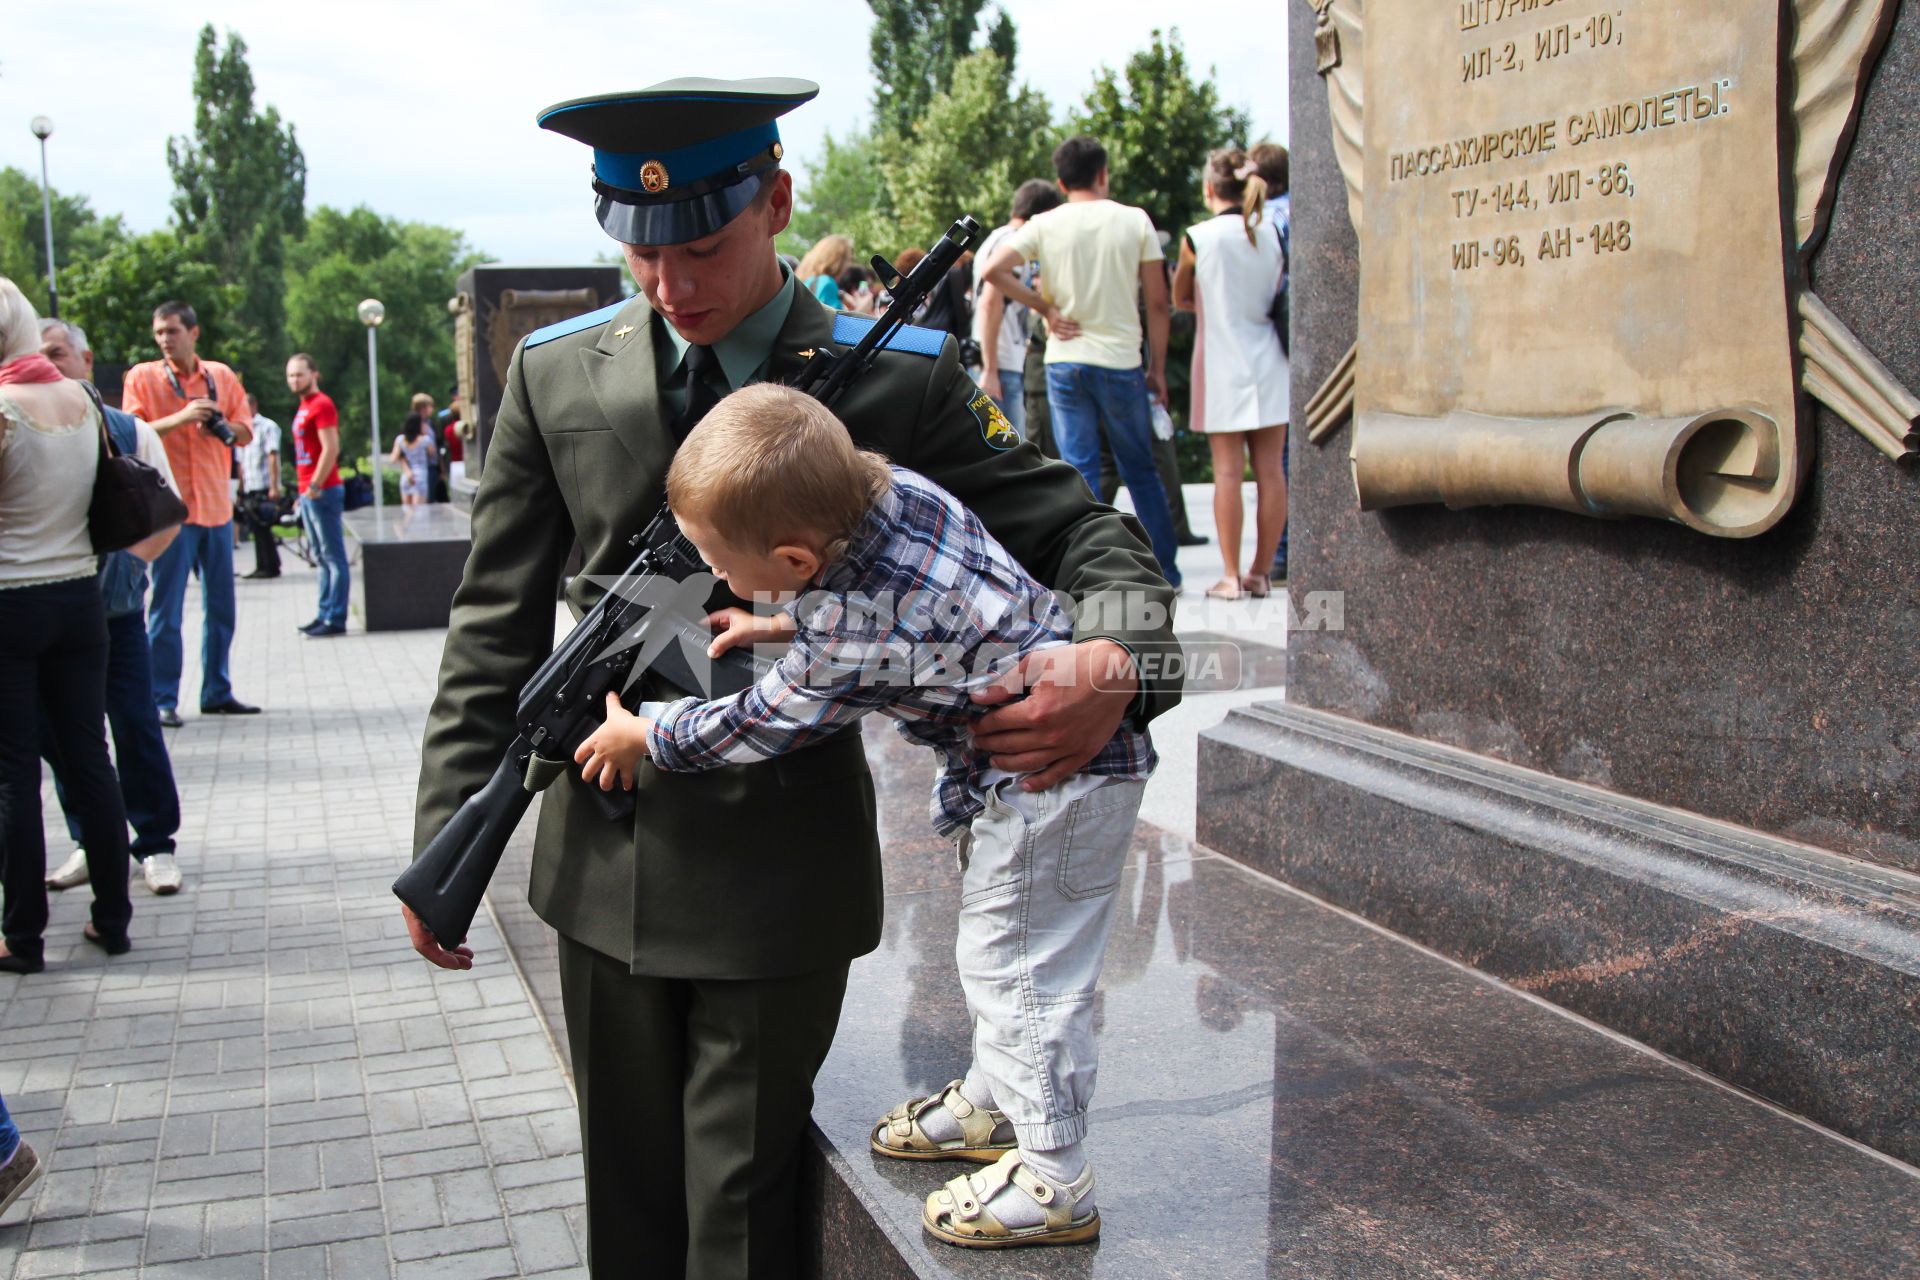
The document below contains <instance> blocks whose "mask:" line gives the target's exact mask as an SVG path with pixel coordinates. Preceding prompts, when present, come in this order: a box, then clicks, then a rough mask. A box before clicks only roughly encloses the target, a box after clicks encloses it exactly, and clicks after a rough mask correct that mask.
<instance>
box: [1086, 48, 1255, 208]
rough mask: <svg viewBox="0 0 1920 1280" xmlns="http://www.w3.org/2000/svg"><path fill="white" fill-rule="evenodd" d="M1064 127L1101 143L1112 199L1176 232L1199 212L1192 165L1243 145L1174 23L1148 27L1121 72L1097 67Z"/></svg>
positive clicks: (1235, 115)
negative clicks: (1147, 38)
mask: <svg viewBox="0 0 1920 1280" xmlns="http://www.w3.org/2000/svg"><path fill="white" fill-rule="evenodd" d="M1072 126H1073V130H1074V132H1076V133H1085V134H1089V135H1091V136H1093V137H1095V138H1098V139H1099V140H1100V141H1101V143H1102V144H1104V145H1105V146H1106V148H1107V164H1108V169H1109V171H1110V172H1111V174H1112V179H1113V198H1114V199H1115V200H1118V201H1120V202H1122V203H1123V204H1133V205H1139V206H1140V207H1141V208H1143V209H1145V210H1146V211H1147V213H1148V214H1149V215H1151V216H1152V218H1153V224H1154V225H1155V226H1156V227H1158V228H1160V229H1161V230H1162V231H1166V232H1169V233H1171V234H1172V235H1174V236H1176V237H1177V236H1179V235H1181V234H1182V233H1183V232H1185V231H1186V229H1187V228H1188V227H1190V226H1192V225H1193V224H1194V223H1195V222H1198V221H1199V220H1200V219H1201V218H1202V217H1204V216H1206V210H1205V206H1204V205H1203V204H1202V203H1201V199H1200V169H1201V167H1202V166H1203V165H1204V164H1205V163H1206V159H1207V152H1209V151H1211V150H1213V149H1214V148H1215V147H1224V146H1228V145H1237V146H1244V145H1246V140H1247V129H1248V127H1249V120H1248V117H1247V113H1246V112H1245V111H1242V110H1239V109H1237V108H1234V107H1230V106H1226V105H1224V104H1222V103H1221V101H1220V94H1219V91H1218V90H1216V89H1215V88H1214V86H1213V69H1212V68H1211V67H1209V68H1208V69H1207V77H1206V78H1205V79H1204V80H1198V81H1196V80H1195V79H1194V78H1193V76H1192V75H1191V73H1190V72H1189V70H1188V68H1187V53H1186V49H1185V48H1184V47H1183V46H1182V45H1181V42H1180V32H1179V31H1178V30H1177V29H1175V30H1170V31H1168V32H1167V33H1166V35H1165V37H1164V38H1163V37H1162V35H1161V33H1160V32H1159V31H1157V30H1156V31H1155V32H1154V33H1153V40H1152V43H1151V44H1150V45H1148V47H1147V48H1145V49H1142V50H1140V51H1139V52H1137V53H1135V54H1134V55H1133V56H1132V57H1130V58H1128V59H1127V65H1126V69H1125V71H1124V72H1121V73H1116V72H1115V71H1114V70H1113V68H1111V67H1102V68H1101V69H1100V72H1099V74H1098V75H1096V76H1095V77H1094V82H1093V87H1092V88H1091V89H1089V90H1088V91H1087V96H1086V100H1085V101H1084V103H1083V104H1082V105H1081V108H1080V109H1079V110H1078V111H1075V112H1074V113H1073V119H1072Z"/></svg>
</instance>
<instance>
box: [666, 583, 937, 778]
mask: <svg viewBox="0 0 1920 1280" xmlns="http://www.w3.org/2000/svg"><path fill="white" fill-rule="evenodd" d="M729 612H731V611H729ZM715 643H716V644H717V643H719V641H718V640H716V641H715ZM902 643H905V642H904V641H898V640H895V639H893V638H891V637H885V636H881V637H874V638H852V637H845V636H837V635H831V634H822V633H820V632H815V631H808V632H802V633H799V634H798V635H797V636H796V638H795V641H794V644H793V647H792V648H790V649H788V650H787V652H786V654H785V656H783V657H782V658H781V659H780V661H779V662H777V663H776V664H774V667H773V669H772V670H771V671H769V672H768V673H767V674H766V675H765V676H763V677H762V678H761V680H760V683H759V684H757V685H755V686H754V687H753V688H751V689H748V690H746V691H744V692H742V693H737V694H735V695H733V696H732V697H729V698H722V699H719V700H717V701H714V702H702V701H700V700H699V699H697V698H684V699H682V700H681V701H679V702H676V703H674V704H673V705H672V706H670V707H668V708H667V709H666V710H665V711H663V712H661V714H660V718H659V719H658V720H657V721H655V722H654V724H653V728H652V730H651V732H650V733H649V734H648V735H647V748H648V751H649V752H650V753H651V754H652V756H653V762H654V764H656V765H658V766H659V767H660V768H662V769H669V770H697V769H711V768H713V767H715V766H716V765H722V764H745V763H750V762H753V761H758V760H769V759H772V758H773V757H774V756H778V755H784V754H785V753H787V752H789V751H795V750H798V749H799V748H801V747H805V746H809V745H811V744H812V743H815V742H818V741H819V740H820V739H822V738H824V737H827V736H828V735H830V734H832V733H833V732H835V731H836V730H839V729H841V728H843V727H844V726H846V725H848V724H851V723H853V722H854V721H855V720H857V719H859V718H860V717H861V716H863V715H865V714H866V713H867V712H869V711H873V710H877V709H878V708H880V707H883V706H886V705H888V704H889V703H892V702H895V701H897V700H898V699H899V698H900V697H902V696H904V695H905V694H907V693H909V692H911V681H910V680H903V679H901V678H900V677H902V676H903V675H905V674H906V668H907V666H908V662H907V657H910V655H906V656H901V657H900V658H899V659H898V660H897V661H896V662H894V663H893V664H890V665H889V664H887V663H884V662H883V661H881V657H882V655H883V654H884V653H885V652H886V646H888V645H889V644H902ZM889 676H891V677H892V678H891V679H890V678H888V677H889Z"/></svg>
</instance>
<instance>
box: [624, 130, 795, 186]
mask: <svg viewBox="0 0 1920 1280" xmlns="http://www.w3.org/2000/svg"><path fill="white" fill-rule="evenodd" d="M778 141H780V130H779V129H778V128H777V127H775V125H774V123H773V121H771V120H769V121H767V122H766V123H765V124H756V125H753V126H751V127H750V128H746V129H742V130H740V131H739V132H738V133H729V134H727V135H725V136H724V137H719V138H710V139H708V140H707V141H705V142H699V143H695V144H694V145H693V146H691V147H682V148H681V149H680V150H678V151H602V150H600V149H599V148H597V147H596V148H595V149H594V152H593V175H594V177H596V178H598V179H600V181H602V182H604V183H606V184H607V185H608V186H610V187H619V188H620V189H621V190H622V191H634V192H639V193H641V194H643V195H651V196H654V197H655V198H656V199H660V200H672V199H673V198H674V194H673V193H674V188H676V187H688V186H692V185H693V184H694V183H696V182H701V181H704V180H706V179H708V178H715V177H719V176H721V175H723V174H725V173H726V171H727V170H729V169H732V168H734V167H736V166H738V165H742V164H745V163H746V162H747V161H749V160H751V159H753V158H754V157H755V156H757V155H759V154H761V153H762V152H764V151H765V150H767V148H769V147H771V146H772V145H773V144H774V143H776V142H778ZM649 161H657V162H658V163H659V164H660V166H661V167H662V168H664V169H665V170H666V171H667V185H666V187H665V188H663V189H662V190H660V191H658V192H649V191H648V190H647V187H646V184H645V183H643V182H642V181H641V180H640V168H641V166H642V165H644V164H646V163H647V162H649Z"/></svg>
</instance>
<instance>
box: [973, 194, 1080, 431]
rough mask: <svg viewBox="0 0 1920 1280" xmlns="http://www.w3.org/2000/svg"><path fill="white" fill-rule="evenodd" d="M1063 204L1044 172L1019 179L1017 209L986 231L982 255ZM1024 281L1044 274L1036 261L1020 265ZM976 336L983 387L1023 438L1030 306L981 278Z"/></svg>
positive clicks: (1015, 198)
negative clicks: (1035, 176)
mask: <svg viewBox="0 0 1920 1280" xmlns="http://www.w3.org/2000/svg"><path fill="white" fill-rule="evenodd" d="M1059 206H1060V192H1059V191H1058V190H1057V189H1055V187H1054V185H1053V184H1052V183H1051V182H1048V181H1047V180H1046V179H1044V178H1033V179H1030V180H1029V181H1026V182H1023V183H1021V184H1020V186H1019V188H1018V189H1017V190H1015V191H1014V193H1013V213H1012V216H1011V217H1010V218H1008V219H1007V224H1006V225H1005V226H1003V227H995V228H994V229H993V230H992V231H990V232H988V233H987V238H986V240H985V242H984V243H982V244H981V246H980V252H979V255H978V258H977V260H978V261H980V262H992V261H993V257H994V254H995V252H996V251H997V250H998V249H999V248H1000V246H1001V245H1002V244H1003V243H1005V241H1006V238H1007V237H1008V236H1010V235H1012V234H1013V233H1014V232H1015V231H1018V230H1019V229H1020V228H1021V227H1024V226H1026V225H1027V222H1028V221H1029V220H1030V219H1033V218H1037V217H1039V216H1040V215H1041V214H1043V213H1045V212H1046V211H1047V210H1049V209H1056V208H1058V207H1059ZM1015 274H1016V275H1017V276H1018V278H1019V280H1020V283H1021V284H1024V285H1026V286H1027V287H1029V288H1031V287H1032V286H1033V282H1034V281H1035V280H1037V279H1039V277H1040V272H1039V269H1038V268H1037V267H1036V266H1035V265H1034V264H1033V263H1031V262H1025V263H1022V264H1021V265H1020V266H1019V267H1018V268H1017V269H1016V271H1015ZM973 339H974V341H975V342H977V343H979V344H980V376H979V383H980V387H981V390H983V391H985V392H986V393H987V394H988V395H990V396H992V397H993V398H994V399H995V400H996V401H998V402H999V405H1000V408H1001V410H1002V411H1003V412H1004V413H1005V414H1006V415H1007V421H1009V422H1011V423H1013V428H1014V430H1016V431H1018V432H1019V433H1020V434H1021V436H1022V437H1023V438H1024V437H1025V436H1026V434H1027V397H1026V384H1027V308H1026V307H1024V306H1022V305H1021V304H1020V303H1018V302H1009V301H1007V298H1006V295H1005V294H1003V293H1001V292H1000V290H998V289H996V288H995V287H994V286H993V284H992V283H991V282H989V281H986V280H982V281H981V282H980V296H979V298H978V299H976V300H975V303H974V307H973Z"/></svg>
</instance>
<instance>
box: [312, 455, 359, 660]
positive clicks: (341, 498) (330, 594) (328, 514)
mask: <svg viewBox="0 0 1920 1280" xmlns="http://www.w3.org/2000/svg"><path fill="white" fill-rule="evenodd" d="M346 501H347V490H346V487H345V486H344V485H337V484H336V485H330V486H328V487H327V488H325V489H322V490H320V491H319V492H318V493H316V494H313V495H312V496H311V497H306V498H302V499H300V522H301V524H302V525H304V526H305V527H306V530H307V541H308V542H311V543H312V544H313V558H314V560H315V562H316V564H317V566H318V568H319V570H320V607H319V608H318V609H317V610H315V612H314V615H313V616H314V621H316V622H324V623H326V624H327V625H328V626H330V627H344V626H346V625H347V595H348V593H349V592H350V591H352V589H353V577H352V574H351V572H350V571H349V570H348V568H347V541H346V537H345V535H343V534H342V533H341V531H340V514H341V512H343V511H344V510H346Z"/></svg>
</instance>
